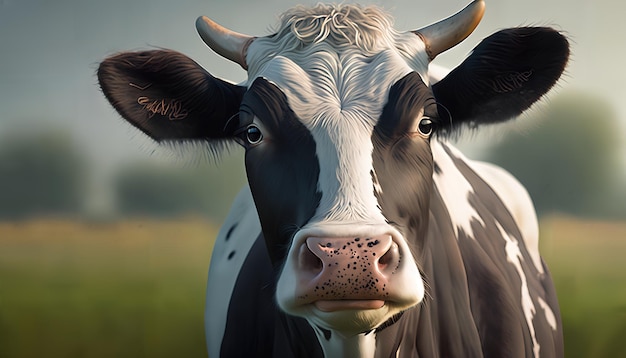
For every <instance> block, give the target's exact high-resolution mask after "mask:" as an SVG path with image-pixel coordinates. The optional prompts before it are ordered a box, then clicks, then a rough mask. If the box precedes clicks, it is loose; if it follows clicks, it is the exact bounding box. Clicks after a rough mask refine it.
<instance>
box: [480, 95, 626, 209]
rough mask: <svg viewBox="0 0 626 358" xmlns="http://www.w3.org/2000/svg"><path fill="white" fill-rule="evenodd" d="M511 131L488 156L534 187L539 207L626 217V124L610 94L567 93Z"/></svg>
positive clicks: (530, 188) (536, 204) (533, 113)
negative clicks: (624, 141) (625, 132)
mask: <svg viewBox="0 0 626 358" xmlns="http://www.w3.org/2000/svg"><path fill="white" fill-rule="evenodd" d="M524 121H527V122H530V123H531V124H533V125H534V127H532V128H531V129H528V130H526V131H524V132H510V133H509V134H508V135H507V137H506V138H504V140H502V141H501V142H499V143H498V144H497V145H495V146H494V147H492V148H491V150H490V151H489V152H488V154H487V160H488V161H491V162H493V163H496V164H498V165H500V166H502V167H504V168H505V169H507V170H509V171H510V172H511V173H512V174H513V175H514V176H515V177H516V178H517V179H519V180H520V181H521V182H522V184H524V186H525V187H526V188H527V189H528V191H529V192H530V194H531V196H532V198H533V201H534V202H535V206H536V208H537V212H538V213H539V214H540V215H542V214H546V213H549V212H554V211H556V212H563V213H570V214H575V215H579V216H587V217H619V218H626V204H624V202H625V201H626V187H624V185H623V182H624V180H626V178H623V177H621V176H622V175H623V163H622V162H621V161H620V158H621V156H623V155H624V153H622V152H621V151H622V149H621V147H620V139H621V134H620V129H619V125H618V122H617V118H616V114H615V113H614V112H613V110H612V108H611V107H610V106H609V104H607V103H606V102H605V101H604V100H602V99H601V98H599V97H593V96H590V95H588V94H585V93H567V94H562V95H560V96H558V97H556V98H555V99H553V100H551V101H550V104H549V105H548V106H546V107H545V108H542V109H540V110H537V111H534V112H532V116H531V118H525V119H524Z"/></svg>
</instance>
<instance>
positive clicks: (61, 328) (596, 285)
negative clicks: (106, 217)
mask: <svg viewBox="0 0 626 358" xmlns="http://www.w3.org/2000/svg"><path fill="white" fill-rule="evenodd" d="M215 230H216V229H215V227H213V226H212V225H210V224H209V223H207V222H206V221H203V220H201V219H197V218H190V219H185V220H178V221H165V222H164V221H152V220H134V221H125V222H111V223H81V222H71V221H54V220H50V221H46V220H38V221H32V222H23V223H0V357H2V358H9V357H10V358H17V357H42V356H45V357H206V350H205V347H204V328H203V304H204V294H205V293H204V288H205V280H206V272H207V268H208V264H209V258H210V253H211V246H212V238H213V237H214V236H215ZM542 235H543V237H542V251H543V254H544V258H545V260H546V261H547V262H548V264H549V265H550V268H551V270H552V273H553V275H554V279H555V283H556V286H557V290H558V292H559V299H560V301H561V309H562V314H563V319H564V326H565V336H566V353H567V357H611V358H612V357H626V224H611V223H602V222H591V221H577V220H573V219H568V218H560V217H552V218H549V219H546V220H544V221H543V222H542Z"/></svg>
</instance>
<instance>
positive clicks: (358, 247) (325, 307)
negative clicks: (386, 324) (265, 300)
mask: <svg viewBox="0 0 626 358" xmlns="http://www.w3.org/2000/svg"><path fill="white" fill-rule="evenodd" d="M399 264H400V252H399V248H398V245H397V244H396V243H395V242H394V241H393V239H392V237H391V236H390V235H381V236H374V237H354V238H319V237H309V238H307V239H306V241H305V242H304V243H303V244H302V245H301V246H300V248H299V252H298V275H299V279H300V282H299V291H300V292H298V296H300V297H302V298H304V299H305V300H307V301H311V302H312V303H313V304H314V305H315V307H316V308H317V309H319V310H321V311H324V312H332V311H338V310H345V309H377V308H380V307H382V306H383V305H384V304H385V301H386V299H387V298H388V297H389V291H387V285H388V283H389V281H390V278H391V276H392V275H393V274H394V272H395V271H396V270H397V269H398V266H399Z"/></svg>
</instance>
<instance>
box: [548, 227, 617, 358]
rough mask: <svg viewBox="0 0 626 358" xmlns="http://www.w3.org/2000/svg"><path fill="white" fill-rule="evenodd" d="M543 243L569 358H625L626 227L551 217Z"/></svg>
mask: <svg viewBox="0 0 626 358" xmlns="http://www.w3.org/2000/svg"><path fill="white" fill-rule="evenodd" d="M541 240H542V241H541V242H542V245H541V246H542V254H543V257H544V259H545V261H546V262H547V263H548V266H549V267H550V270H551V272H552V275H553V279H554V283H555V286H556V289H557V294H558V297H559V302H560V305H561V314H562V316H563V330H564V333H565V353H566V357H607V358H608V357H626V224H625V223H621V224H618V223H607V222H597V221H596V222H593V221H578V220H573V219H568V218H563V217H561V218H559V217H553V218H550V219H549V220H544V221H543V224H542V239H541Z"/></svg>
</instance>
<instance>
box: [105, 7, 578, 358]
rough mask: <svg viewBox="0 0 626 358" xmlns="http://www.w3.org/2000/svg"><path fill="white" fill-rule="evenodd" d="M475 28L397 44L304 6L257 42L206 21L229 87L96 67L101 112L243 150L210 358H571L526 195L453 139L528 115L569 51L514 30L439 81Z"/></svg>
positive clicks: (562, 42) (381, 18)
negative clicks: (445, 61) (239, 72)
mask: <svg viewBox="0 0 626 358" xmlns="http://www.w3.org/2000/svg"><path fill="white" fill-rule="evenodd" d="M483 11H484V3H483V1H480V0H477V1H474V2H473V3H471V4H470V5H468V7H466V8H465V9H463V10H462V11H461V12H459V13H457V14H456V15H454V16H452V17H450V18H448V19H445V20H442V21H440V22H438V23H436V24H433V25H430V26H427V27H425V28H422V29H420V30H416V31H409V32H398V31H396V30H394V29H393V28H392V27H391V19H390V18H389V16H388V15H386V14H385V13H384V12H383V11H381V10H380V9H378V8H375V7H360V6H356V5H317V6H315V7H312V8H305V7H297V8H294V9H292V10H289V11H288V12H287V13H285V14H284V15H282V17H281V24H280V27H279V28H278V30H277V31H276V33H275V34H273V35H271V36H266V37H260V38H254V37H249V36H246V35H242V34H238V33H235V32H232V31H230V30H227V29H225V28H223V27H221V26H219V25H217V24H215V23H214V22H212V21H211V20H209V19H208V18H206V17H201V18H199V19H198V21H197V23H196V25H197V28H198V31H199V33H200V35H201V37H202V38H203V39H204V40H205V42H206V43H207V44H208V45H209V46H210V47H211V48H212V49H213V50H215V51H216V52H218V53H219V54H221V55H222V56H224V57H226V58H228V59H230V60H233V61H236V62H238V63H239V64H240V65H241V66H242V67H243V68H244V69H246V70H247V72H248V80H247V81H246V82H244V83H242V84H239V85H235V84H230V83H228V82H226V81H223V80H220V79H217V78H215V77H213V76H211V75H210V74H209V73H207V72H206V71H205V70H204V69H202V68H201V67H200V66H199V65H198V64H196V63H195V62H193V61H192V60H191V59H189V58H188V57H186V56H184V55H182V54H180V53H177V52H173V51H166V50H154V51H145V52H132V53H121V54H119V55H116V56H113V57H111V58H108V59H106V60H105V61H104V62H103V63H102V64H101V66H100V68H99V70H98V78H99V81H100V84H101V87H102V90H103V92H104V94H105V95H106V97H107V98H108V99H109V101H110V102H111V103H112V104H113V106H114V107H115V108H116V109H117V110H118V111H119V113H120V114H121V115H122V116H123V117H124V118H126V119H127V120H128V121H129V122H130V123H132V124H133V125H134V126H136V127H137V128H139V129H140V130H142V131H143V132H145V133H146V134H147V135H149V136H150V137H152V138H154V139H155V140H157V141H159V142H172V141H176V142H178V141H185V142H186V141H203V142H206V143H208V145H209V147H210V148H211V149H212V150H215V149H219V148H221V147H223V146H224V145H225V144H226V145H227V144H228V143H233V142H236V143H238V144H240V145H241V146H243V147H244V148H245V166H246V170H247V176H248V183H249V187H246V188H245V189H244V190H243V191H242V192H241V194H240V195H239V196H238V197H237V199H236V200H235V203H234V205H233V207H232V210H231V213H230V216H229V217H228V219H227V220H226V223H225V224H224V226H223V229H222V231H221V232H220V234H219V237H218V238H217V241H216V244H215V248H214V251H213V257H212V260H211V267H210V271H209V281H208V290H207V307H206V308H207V310H206V328H207V339H208V348H209V356H210V357H212V358H216V357H218V356H221V357H321V356H326V357H342V356H343V357H440V356H441V357H538V356H542V357H555V356H556V357H558V356H562V355H563V346H562V332H561V321H560V314H559V309H558V305H557V299H556V295H555V292H554V288H553V285H552V282H551V278H550V275H549V273H548V270H547V268H546V266H545V264H544V263H543V261H542V260H541V257H540V256H539V251H538V229H537V219H536V216H535V213H534V209H533V206H532V203H531V201H530V198H529V197H528V194H527V193H526V191H525V190H524V189H523V187H522V186H521V185H520V184H519V183H518V182H517V181H516V180H515V179H514V178H513V177H511V176H510V175H509V174H507V173H506V172H505V171H503V170H502V169H499V168H497V167H495V166H492V165H490V164H486V163H480V162H476V161H472V160H468V159H467V158H465V157H464V156H463V155H462V154H461V153H460V152H459V151H457V150H456V149H455V148H454V147H452V146H451V145H450V144H448V143H447V142H446V141H445V138H446V137H448V136H449V135H451V134H454V133H458V131H459V129H460V128H463V127H469V128H478V127H479V126H481V125H483V124H487V123H494V122H501V121H505V120H508V119H511V118H513V117H515V116H517V115H518V114H520V113H522V112H523V111H524V110H526V109H527V108H529V107H530V106H531V105H532V104H533V103H534V102H536V101H537V100H539V99H540V98H541V97H542V96H543V95H544V94H545V93H546V92H547V91H548V90H549V89H550V88H551V87H552V86H553V85H554V84H555V83H556V82H557V80H558V78H559V77H560V75H561V73H562V72H563V70H564V68H565V65H566V63H567V61H568V56H569V46H568V42H567V40H566V39H565V38H564V37H563V36H562V35H561V34H560V33H559V32H557V31H555V30H553V29H550V28H545V27H522V28H511V29H505V30H502V31H499V32H497V33H495V34H493V35H492V36H489V37H488V38H486V39H484V40H483V41H482V42H481V43H480V44H479V45H478V46H477V47H476V48H475V50H474V51H473V52H472V53H471V55H470V56H469V57H468V58H467V59H465V61H464V62H463V63H462V64H461V65H459V66H458V67H457V68H455V69H454V70H453V71H451V72H450V73H449V74H448V75H447V76H445V77H444V78H443V79H441V80H440V81H438V82H436V81H435V79H434V78H433V76H432V75H429V63H430V61H431V60H433V59H434V58H435V56H437V55H438V54H439V53H441V52H443V51H445V50H447V49H449V48H450V47H452V46H454V45H456V44H457V43H459V42H460V41H462V40H463V39H465V38H466V37H467V36H468V35H469V34H470V33H471V32H472V31H473V29H474V28H475V27H476V26H477V24H478V22H479V21H480V19H481V17H482V14H483Z"/></svg>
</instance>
